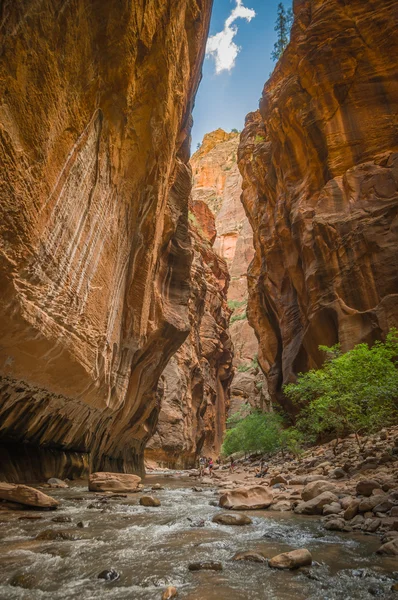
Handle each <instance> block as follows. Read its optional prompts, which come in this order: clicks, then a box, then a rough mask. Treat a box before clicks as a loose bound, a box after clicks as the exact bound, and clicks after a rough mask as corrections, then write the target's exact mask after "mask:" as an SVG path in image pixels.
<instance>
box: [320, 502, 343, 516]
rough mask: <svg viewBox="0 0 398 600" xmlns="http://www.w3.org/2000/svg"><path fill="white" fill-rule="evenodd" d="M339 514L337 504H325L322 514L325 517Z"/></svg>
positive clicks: (339, 507)
mask: <svg viewBox="0 0 398 600" xmlns="http://www.w3.org/2000/svg"><path fill="white" fill-rule="evenodd" d="M340 512H341V505H340V504H339V503H338V502H332V504H325V506H324V507H323V511H322V514H323V515H325V516H328V515H338V514H339V513H340Z"/></svg>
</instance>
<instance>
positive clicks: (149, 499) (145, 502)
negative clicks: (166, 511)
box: [140, 496, 160, 506]
mask: <svg viewBox="0 0 398 600" xmlns="http://www.w3.org/2000/svg"><path fill="white" fill-rule="evenodd" d="M140 504H141V506H160V500H159V498H154V497H153V496H142V497H141V498H140Z"/></svg>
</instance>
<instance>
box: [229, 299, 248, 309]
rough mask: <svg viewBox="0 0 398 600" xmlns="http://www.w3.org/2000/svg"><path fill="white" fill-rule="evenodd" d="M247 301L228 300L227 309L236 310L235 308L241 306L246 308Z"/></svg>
mask: <svg viewBox="0 0 398 600" xmlns="http://www.w3.org/2000/svg"><path fill="white" fill-rule="evenodd" d="M246 304H247V299H245V300H228V308H230V309H231V310H236V309H237V308H242V306H246Z"/></svg>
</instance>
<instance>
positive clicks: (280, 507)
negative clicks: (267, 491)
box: [270, 500, 292, 512]
mask: <svg viewBox="0 0 398 600" xmlns="http://www.w3.org/2000/svg"><path fill="white" fill-rule="evenodd" d="M270 509H271V510H275V511H277V512H287V511H289V510H292V505H291V504H290V502H289V501H288V500H280V501H279V502H276V503H275V504H272V505H271V506H270Z"/></svg>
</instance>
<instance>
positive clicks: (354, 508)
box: [344, 498, 359, 521]
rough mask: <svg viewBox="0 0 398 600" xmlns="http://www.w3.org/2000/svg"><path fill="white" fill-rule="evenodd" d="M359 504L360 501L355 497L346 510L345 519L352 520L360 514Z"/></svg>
mask: <svg viewBox="0 0 398 600" xmlns="http://www.w3.org/2000/svg"><path fill="white" fill-rule="evenodd" d="M358 506H359V501H358V500H355V499H354V498H353V499H352V501H351V502H350V503H349V504H348V506H347V507H346V509H345V511H344V519H345V520H346V521H351V519H353V518H354V517H355V516H356V515H357V514H358Z"/></svg>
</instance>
